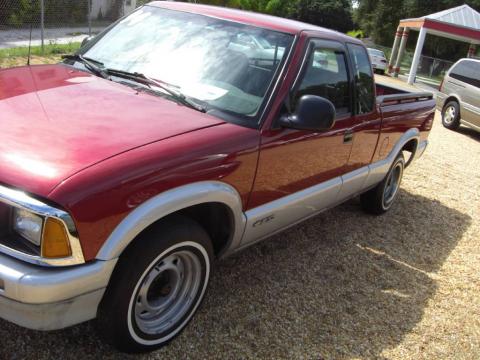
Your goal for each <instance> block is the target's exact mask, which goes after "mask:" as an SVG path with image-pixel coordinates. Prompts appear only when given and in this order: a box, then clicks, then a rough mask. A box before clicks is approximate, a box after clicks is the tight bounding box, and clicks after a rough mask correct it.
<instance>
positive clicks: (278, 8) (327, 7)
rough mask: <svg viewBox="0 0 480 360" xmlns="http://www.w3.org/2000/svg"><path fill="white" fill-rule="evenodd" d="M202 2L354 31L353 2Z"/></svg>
mask: <svg viewBox="0 0 480 360" xmlns="http://www.w3.org/2000/svg"><path fill="white" fill-rule="evenodd" d="M201 2H202V3H208V4H212V5H220V6H228V7H236V8H239V9H243V10H250V11H255V12H260V13H265V14H271V15H276V16H281V17H285V18H293V19H296V20H299V21H304V22H308V23H311V24H314V25H318V26H323V27H327V28H330V29H334V30H337V31H341V32H347V31H349V30H352V29H353V21H352V2H351V0H206V1H201Z"/></svg>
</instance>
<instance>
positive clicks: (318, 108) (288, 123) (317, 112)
mask: <svg viewBox="0 0 480 360" xmlns="http://www.w3.org/2000/svg"><path fill="white" fill-rule="evenodd" d="M278 124H279V125H280V126H282V127H285V128H291V129H297V130H310V131H321V130H328V129H331V128H332V127H333V125H334V124H335V106H334V105H333V104H332V103H331V102H330V101H329V100H327V99H325V98H323V97H320V96H315V95H303V96H302V97H301V98H300V99H299V100H298V103H297V108H296V110H295V112H294V113H293V114H288V115H283V116H281V117H280V119H279V123H278Z"/></svg>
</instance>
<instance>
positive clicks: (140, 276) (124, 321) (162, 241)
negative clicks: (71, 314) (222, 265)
mask: <svg viewBox="0 0 480 360" xmlns="http://www.w3.org/2000/svg"><path fill="white" fill-rule="evenodd" d="M174 259H176V260H174ZM212 259H213V248H212V243H211V240H210V238H209V236H208V234H207V233H206V232H205V230H204V229H203V228H202V227H201V226H200V225H199V224H197V223H196V222H195V221H193V220H191V219H189V218H186V217H183V216H170V217H168V218H166V219H164V220H161V221H160V222H159V223H158V224H156V225H155V226H154V227H152V228H151V229H149V230H147V231H146V232H145V233H142V234H141V235H140V236H139V237H138V238H137V239H136V240H135V241H134V242H133V243H132V244H131V245H130V246H129V247H128V248H127V249H126V250H125V252H124V253H123V254H122V256H121V257H120V259H119V260H118V264H117V265H116V268H115V270H114V272H113V275H112V278H111V280H110V283H109V285H108V287H107V290H106V292H105V295H104V297H103V299H102V301H101V304H100V306H99V310H98V313H97V325H98V330H99V333H100V335H101V336H102V337H103V338H104V339H105V340H106V341H107V342H108V343H110V344H112V345H113V346H114V347H116V348H117V349H118V350H120V351H123V352H128V353H139V352H146V351H152V350H155V349H157V348H160V347H162V346H164V345H166V344H167V343H168V342H170V341H171V340H172V339H173V338H175V337H176V336H177V335H178V334H179V333H180V332H181V331H182V330H183V329H184V328H185V326H186V325H187V324H188V322H189V321H190V320H191V318H192V317H193V315H194V313H195V312H196V310H197V309H198V307H199V305H200V303H201V302H202V300H203V297H204V295H205V291H206V288H207V285H208V280H209V277H210V272H211V263H212ZM175 261H177V263H175ZM179 264H180V265H179ZM172 269H173V270H172ZM179 269H181V270H179ZM172 283H173V285H172ZM192 284H193V285H192ZM145 289H146V291H145ZM142 291H143V292H142ZM142 294H143V295H142ZM172 299H173V300H172ZM178 299H182V300H181V301H180V300H178ZM144 304H145V305H144ZM147 305H148V309H149V310H150V311H144V312H143V311H142V309H143V308H144V306H147ZM174 306H177V307H174ZM155 307H157V308H155ZM158 308H161V309H163V310H161V311H160V312H158ZM139 309H140V310H139ZM152 309H153V310H152ZM176 309H180V310H181V311H180V310H179V311H176ZM145 313H146V315H145ZM155 314H156V315H155ZM150 315H152V316H151V317H150ZM143 317H146V319H144V318H143ZM152 324H160V325H161V327H160V325H158V326H159V327H158V328H156V329H153V325H152ZM149 326H151V327H152V328H149ZM145 329H146V330H145ZM150 330H151V331H150Z"/></svg>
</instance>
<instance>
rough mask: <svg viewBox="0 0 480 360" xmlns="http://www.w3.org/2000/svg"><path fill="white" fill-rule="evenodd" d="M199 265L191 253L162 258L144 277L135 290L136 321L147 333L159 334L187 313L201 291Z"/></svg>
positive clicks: (196, 258) (179, 253) (196, 257)
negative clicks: (136, 292)
mask: <svg viewBox="0 0 480 360" xmlns="http://www.w3.org/2000/svg"><path fill="white" fill-rule="evenodd" d="M201 277H202V265H201V262H200V259H199V258H198V256H197V255H195V254H194V253H193V252H191V251H186V250H182V251H178V252H175V253H172V254H170V255H168V256H167V257H165V258H163V259H161V260H160V261H159V262H158V263H157V264H156V265H155V266H153V267H152V268H151V270H150V271H149V272H148V273H147V274H146V275H145V277H144V278H143V280H142V283H141V285H140V288H139V290H138V294H137V297H136V302H135V304H134V308H135V322H136V324H137V326H138V328H139V329H140V330H141V331H142V332H144V333H146V334H161V333H163V332H165V331H167V330H170V328H172V327H173V326H175V325H176V324H177V323H178V322H179V321H180V320H181V319H182V318H183V317H184V315H185V314H186V313H187V312H188V310H189V309H190V307H191V306H192V303H193V301H194V300H195V297H196V295H197V294H198V292H199V290H200V284H201V280H202V279H201Z"/></svg>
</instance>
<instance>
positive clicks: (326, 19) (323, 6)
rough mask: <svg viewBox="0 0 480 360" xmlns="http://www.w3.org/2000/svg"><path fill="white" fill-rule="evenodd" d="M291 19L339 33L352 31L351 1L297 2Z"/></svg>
mask: <svg viewBox="0 0 480 360" xmlns="http://www.w3.org/2000/svg"><path fill="white" fill-rule="evenodd" d="M293 17H294V18H296V19H298V20H300V21H304V22H308V23H310V24H314V25H318V26H323V27H326V28H329V29H333V30H337V31H340V32H347V31H349V30H352V29H353V20H352V3H351V0H298V2H297V4H296V6H295V11H294V14H293Z"/></svg>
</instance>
